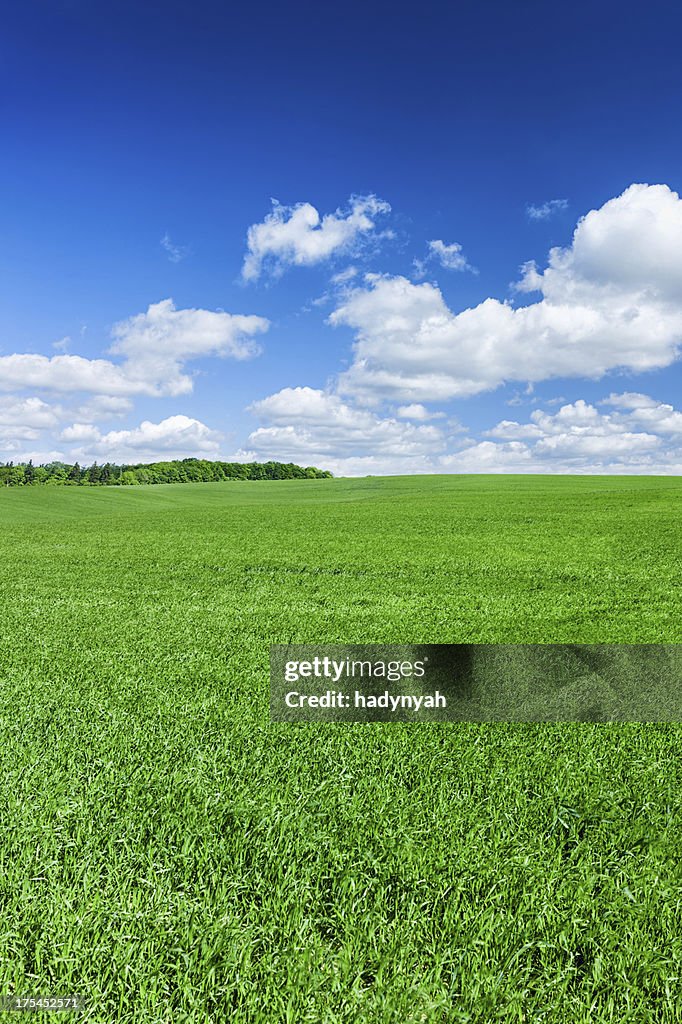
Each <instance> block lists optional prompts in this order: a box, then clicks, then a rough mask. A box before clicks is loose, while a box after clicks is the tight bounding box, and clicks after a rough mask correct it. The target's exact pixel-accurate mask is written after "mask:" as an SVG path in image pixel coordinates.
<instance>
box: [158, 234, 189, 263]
mask: <svg viewBox="0 0 682 1024" xmlns="http://www.w3.org/2000/svg"><path fill="white" fill-rule="evenodd" d="M159 244H160V245H161V247H162V248H163V249H165V250H166V253H167V254H168V259H169V260H170V262H171V263H180V262H181V261H182V260H184V259H185V257H186V256H189V252H190V250H189V248H188V246H186V245H175V244H174V243H173V242H172V241H171V237H170V235H169V234H168V232H166V234H165V235H164V236H163V238H162V239H161V241H160V243H159Z"/></svg>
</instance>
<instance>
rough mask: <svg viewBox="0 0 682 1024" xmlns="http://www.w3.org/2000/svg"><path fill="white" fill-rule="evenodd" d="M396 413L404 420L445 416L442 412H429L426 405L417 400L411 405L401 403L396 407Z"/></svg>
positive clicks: (434, 418) (433, 418) (436, 418)
mask: <svg viewBox="0 0 682 1024" xmlns="http://www.w3.org/2000/svg"><path fill="white" fill-rule="evenodd" d="M396 415H397V416H400V418H401V419H404V420H439V419H443V417H444V416H445V413H444V412H430V411H429V410H428V409H427V408H426V406H424V405H420V403H419V402H413V403H412V405H401V406H399V407H398V408H397V409H396Z"/></svg>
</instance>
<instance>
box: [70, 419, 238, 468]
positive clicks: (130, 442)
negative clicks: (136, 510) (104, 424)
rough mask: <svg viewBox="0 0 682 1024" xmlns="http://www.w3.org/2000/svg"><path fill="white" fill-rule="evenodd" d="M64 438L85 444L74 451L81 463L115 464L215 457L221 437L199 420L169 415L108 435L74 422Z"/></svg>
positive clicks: (112, 431) (74, 455)
mask: <svg viewBox="0 0 682 1024" xmlns="http://www.w3.org/2000/svg"><path fill="white" fill-rule="evenodd" d="M62 438H63V439H64V440H68V441H81V442H85V444H84V445H83V447H81V448H79V449H74V450H73V452H72V457H74V458H78V460H79V461H80V462H92V461H94V460H95V459H97V458H102V457H104V458H106V459H107V460H108V461H112V462H149V461H150V457H151V458H161V459H169V460H170V459H176V458H177V459H182V458H187V457H191V456H194V455H197V456H199V455H201V456H204V457H214V456H216V454H217V453H218V451H219V448H220V441H221V439H222V435H221V434H220V433H218V431H215V430H211V429H210V427H207V426H206V424H205V423H202V422H201V421H200V420H195V419H191V418H190V417H188V416H169V417H168V418H167V419H165V420H161V422H160V423H151V422H150V421H149V420H144V421H143V422H142V423H141V424H140V425H139V426H138V427H134V428H132V429H131V430H111V431H109V432H108V433H106V434H101V433H100V431H99V430H98V429H97V428H96V427H93V426H92V425H91V424H83V423H74V424H73V425H72V426H71V427H67V429H66V430H64V431H63V432H62Z"/></svg>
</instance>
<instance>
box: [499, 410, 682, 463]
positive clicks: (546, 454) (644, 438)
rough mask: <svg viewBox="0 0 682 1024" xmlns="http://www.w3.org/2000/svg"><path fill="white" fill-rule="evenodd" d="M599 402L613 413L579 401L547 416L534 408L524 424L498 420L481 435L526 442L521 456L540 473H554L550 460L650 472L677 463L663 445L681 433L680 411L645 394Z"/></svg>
mask: <svg viewBox="0 0 682 1024" xmlns="http://www.w3.org/2000/svg"><path fill="white" fill-rule="evenodd" d="M634 400H637V401H636V402H635V401H634ZM600 404H601V405H611V406H614V407H617V411H615V412H613V413H606V414H605V413H601V412H599V410H598V409H597V408H596V407H595V406H594V405H591V404H589V403H588V402H585V401H584V400H582V399H579V400H578V401H576V402H572V403H568V404H566V405H563V406H562V407H561V408H560V409H559V411H558V412H557V413H555V414H553V415H552V414H550V413H547V412H544V411H542V410H540V409H537V410H535V411H534V412H533V413H531V416H530V423H516V422H514V421H513V420H502V422H501V423H498V424H497V426H495V427H494V428H493V429H492V430H489V431H486V434H487V436H488V437H493V438H496V439H499V440H502V441H504V442H505V443H507V442H511V441H513V442H516V443H519V442H521V441H524V442H526V443H524V444H523V448H524V449H525V450H526V451H527V453H528V454H527V458H528V459H529V460H532V461H533V462H534V464H536V465H544V466H545V472H553V471H555V469H554V467H553V465H552V464H553V463H558V471H560V472H573V471H576V472H614V471H622V472H625V471H630V472H654V471H655V470H654V469H652V468H651V467H652V466H653V465H656V466H661V465H665V464H668V465H671V464H675V463H677V462H679V461H680V459H681V458H682V451H680V449H679V448H678V447H677V446H676V445H675V444H674V443H673V444H670V443H668V442H669V439H670V438H673V439H674V437H675V435H679V436H682V414H680V413H678V412H675V410H674V409H673V407H672V406H669V405H664V404H662V403H659V402H656V401H655V400H653V399H650V398H648V396H646V395H623V396H620V395H613V396H611V397H610V398H609V399H606V400H605V401H603V402H601V403H600ZM621 410H625V411H621ZM678 444H679V442H678ZM502 450H504V446H502ZM517 451H519V452H520V451H521V449H517Z"/></svg>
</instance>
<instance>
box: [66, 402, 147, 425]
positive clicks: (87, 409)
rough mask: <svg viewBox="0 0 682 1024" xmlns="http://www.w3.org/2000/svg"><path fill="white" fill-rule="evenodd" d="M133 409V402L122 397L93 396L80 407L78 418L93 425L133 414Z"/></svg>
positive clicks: (77, 413) (77, 410)
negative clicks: (115, 417) (96, 422)
mask: <svg viewBox="0 0 682 1024" xmlns="http://www.w3.org/2000/svg"><path fill="white" fill-rule="evenodd" d="M132 408H133V403H132V402H131V400H130V399H129V398H123V397H122V396H121V395H93V397H92V398H90V399H88V401H87V402H84V403H83V404H82V405H80V406H78V408H77V409H76V416H77V417H78V418H79V419H81V420H84V421H85V422H86V423H91V422H92V421H93V420H98V419H102V418H105V417H110V416H124V415H125V414H126V413H127V412H131V411H132Z"/></svg>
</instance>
